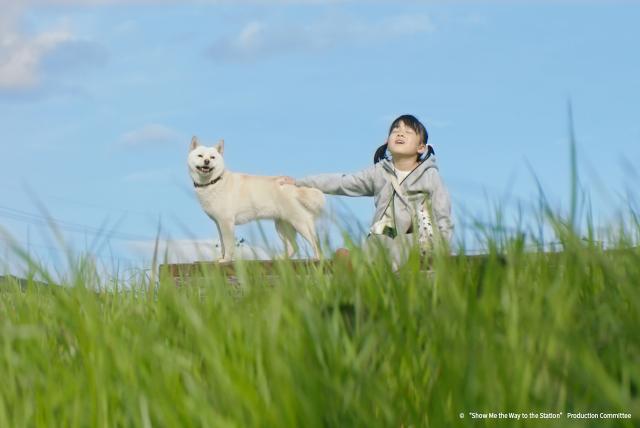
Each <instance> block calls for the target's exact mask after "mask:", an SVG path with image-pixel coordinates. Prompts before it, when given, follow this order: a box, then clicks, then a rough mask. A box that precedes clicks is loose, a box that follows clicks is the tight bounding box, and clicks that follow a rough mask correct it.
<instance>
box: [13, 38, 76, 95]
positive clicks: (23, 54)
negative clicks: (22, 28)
mask: <svg viewBox="0 0 640 428" xmlns="http://www.w3.org/2000/svg"><path fill="white" fill-rule="evenodd" d="M72 38H73V36H72V35H71V34H70V33H69V32H68V31H66V30H53V31H49V32H44V33H41V34H38V35H37V36H35V37H32V38H27V37H25V36H23V35H21V34H19V33H16V32H11V31H7V32H2V33H0V90H3V89H4V90H23V89H32V88H34V87H36V86H37V85H38V84H39V83H40V81H41V75H40V72H41V65H42V61H43V59H44V58H45V56H46V55H47V54H49V53H51V52H53V51H54V50H55V49H56V48H57V47H59V46H60V45H62V44H64V43H65V42H68V41H70V40H72Z"/></svg>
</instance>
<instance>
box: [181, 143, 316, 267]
mask: <svg viewBox="0 0 640 428" xmlns="http://www.w3.org/2000/svg"><path fill="white" fill-rule="evenodd" d="M223 150H224V141H223V140H220V141H219V142H218V145H217V146H215V147H205V146H201V145H200V144H199V143H198V139H197V138H196V137H193V138H192V139H191V149H190V151H189V156H188V164H189V174H190V175H191V179H192V180H193V185H194V186H195V189H196V194H197V195H198V200H199V201H200V205H201V206H202V209H203V210H204V212H205V213H207V215H208V216H209V217H210V218H211V219H212V220H213V221H214V222H215V223H216V226H217V227H218V233H219V235H220V244H221V245H220V246H221V248H222V258H221V259H219V260H218V261H220V262H227V261H230V260H231V259H232V257H233V250H234V247H235V245H234V243H235V234H234V229H235V225H236V224H244V223H247V222H249V221H252V220H258V219H274V220H275V225H276V231H277V232H278V235H279V236H280V238H281V239H282V241H283V242H284V247H285V252H286V254H287V256H288V257H291V256H292V255H293V254H294V253H295V251H296V249H297V245H296V232H298V233H299V234H300V235H302V236H303V237H304V238H305V239H306V240H307V241H308V242H309V244H310V245H311V248H312V249H313V253H314V256H315V257H316V258H320V248H319V245H318V237H317V234H316V229H315V219H316V217H318V215H319V214H320V213H321V212H322V209H323V207H324V194H323V193H322V192H321V191H319V190H317V189H312V188H308V187H297V186H293V185H286V184H285V185H283V184H280V183H279V182H278V180H277V178H276V177H260V176H253V175H247V174H238V173H234V172H231V171H229V170H226V169H225V167H224V160H223V159H222V153H223Z"/></svg>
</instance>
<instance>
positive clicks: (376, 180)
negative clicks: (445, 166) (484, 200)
mask: <svg viewBox="0 0 640 428" xmlns="http://www.w3.org/2000/svg"><path fill="white" fill-rule="evenodd" d="M389 174H390V175H392V176H395V170H394V168H393V163H392V162H391V161H389V160H387V159H383V160H382V161H380V162H378V163H377V164H375V165H373V166H371V167H369V168H367V169H365V170H362V171H359V172H356V173H353V174H319V175H313V176H309V177H304V178H301V179H298V180H296V185H297V186H305V187H314V188H316V189H319V190H320V191H322V192H323V193H328V194H332V195H344V196H373V197H374V202H375V207H376V212H375V215H374V216H373V221H372V222H371V224H372V225H373V224H375V223H376V222H378V221H379V220H380V219H381V218H382V216H383V215H384V212H385V211H386V210H387V207H388V206H389V205H390V204H391V202H392V199H393V207H394V210H395V212H394V216H393V217H394V219H395V224H396V228H397V231H398V233H408V232H410V231H411V230H412V225H413V213H415V208H416V207H417V206H418V205H420V204H422V203H423V202H424V199H425V195H426V196H427V197H428V198H429V199H428V201H429V202H430V206H431V211H432V212H431V214H432V218H433V219H434V222H435V224H437V227H438V231H439V233H440V236H441V237H442V238H444V239H445V240H446V241H447V242H450V241H451V237H452V235H453V222H452V221H451V200H450V198H449V192H448V191H447V189H446V188H445V186H444V183H443V182H442V179H441V178H440V174H439V173H438V166H437V165H436V162H435V159H434V157H433V156H431V157H430V158H428V159H427V160H425V161H423V162H421V163H420V164H419V165H418V166H417V167H416V168H415V169H414V170H413V171H411V172H410V173H409V175H407V177H406V178H405V179H404V180H402V182H400V189H401V190H402V193H404V195H399V194H398V193H397V192H396V191H395V190H394V188H393V185H392V184H391V182H390V181H389V179H388V178H387V177H388V176H389ZM434 229H435V228H434Z"/></svg>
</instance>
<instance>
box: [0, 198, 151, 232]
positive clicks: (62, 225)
mask: <svg viewBox="0 0 640 428" xmlns="http://www.w3.org/2000/svg"><path fill="white" fill-rule="evenodd" d="M0 217H4V218H7V219H11V220H15V221H20V222H23V223H27V224H31V225H34V226H41V227H50V228H53V229H59V230H65V231H67V232H72V233H80V234H85V235H87V234H88V235H93V236H98V237H108V238H111V239H118V240H123V241H149V240H153V239H155V238H150V237H148V236H143V235H136V234H132V233H127V232H117V231H113V230H111V231H109V232H108V233H107V231H106V228H97V227H93V226H87V225H84V224H80V223H74V222H70V221H66V220H60V219H55V218H53V217H48V216H42V215H39V214H33V213H29V212H26V211H22V210H17V209H14V208H9V207H4V206H0Z"/></svg>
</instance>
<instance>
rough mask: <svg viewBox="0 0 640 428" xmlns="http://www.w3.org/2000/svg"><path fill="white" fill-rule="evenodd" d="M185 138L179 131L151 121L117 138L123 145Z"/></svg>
mask: <svg viewBox="0 0 640 428" xmlns="http://www.w3.org/2000/svg"><path fill="white" fill-rule="evenodd" d="M182 140H185V141H187V140H186V138H185V137H183V136H182V135H181V134H180V133H179V132H176V131H174V130H173V129H171V128H168V127H166V126H164V125H160V124H157V123H151V124H148V125H145V126H143V127H142V128H139V129H135V130H133V131H129V132H126V133H124V134H123V135H122V136H121V137H120V140H119V145H120V146H123V147H144V146H157V145H159V144H170V143H175V142H179V141H182Z"/></svg>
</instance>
